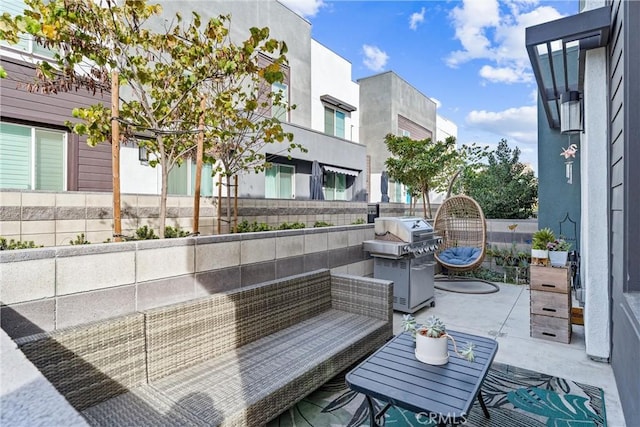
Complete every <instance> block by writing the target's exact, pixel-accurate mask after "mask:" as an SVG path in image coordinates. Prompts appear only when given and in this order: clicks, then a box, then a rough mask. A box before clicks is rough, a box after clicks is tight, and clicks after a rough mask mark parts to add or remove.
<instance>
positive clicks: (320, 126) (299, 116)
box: [0, 0, 367, 201]
mask: <svg viewBox="0 0 640 427" xmlns="http://www.w3.org/2000/svg"><path fill="white" fill-rule="evenodd" d="M159 3H160V4H161V5H162V6H163V14H164V15H163V16H165V17H167V18H170V17H171V16H174V15H175V13H176V12H184V11H185V8H187V9H188V8H189V7H192V8H194V9H196V8H197V9H198V10H197V11H198V13H199V14H200V15H201V16H202V19H203V20H206V19H208V18H210V17H214V16H218V15H221V14H230V15H231V22H232V26H231V29H232V33H231V39H232V40H233V41H236V42H241V41H242V40H244V39H245V38H246V37H247V36H248V34H249V33H248V30H249V28H250V27H252V26H258V27H269V28H270V33H271V34H270V35H271V37H273V38H276V39H279V40H284V41H285V42H286V43H287V47H288V53H287V58H288V69H287V70H285V74H286V82H285V84H284V85H283V87H282V88H279V89H281V90H284V91H285V93H286V95H287V102H288V103H289V104H290V105H295V106H296V108H295V109H294V110H292V111H291V113H290V115H289V117H286V118H285V119H284V122H285V123H284V127H285V130H286V131H289V132H292V133H293V134H294V142H295V143H298V144H302V145H303V146H305V148H306V149H307V152H306V153H302V152H300V151H294V152H292V153H291V154H289V153H287V151H286V149H285V148H283V147H282V145H281V144H271V145H270V146H268V147H266V148H265V149H264V154H266V155H267V158H268V160H269V161H270V162H271V163H272V164H273V167H272V168H270V169H268V170H267V171H266V172H263V173H259V174H255V173H246V174H244V175H242V176H240V177H239V191H238V194H239V196H240V197H251V198H274V199H299V200H300V199H301V200H306V199H310V197H311V193H310V177H311V169H312V164H313V162H314V161H317V162H318V163H319V165H320V166H321V171H322V173H323V193H324V198H325V199H327V200H344V201H356V200H366V190H365V185H366V176H367V174H366V147H365V146H363V145H361V144H359V143H358V132H359V128H358V122H359V117H358V114H359V112H358V106H359V95H358V85H357V84H356V83H355V82H353V81H352V80H351V64H350V63H349V62H348V61H346V60H345V59H344V58H341V57H340V56H338V55H337V54H335V53H334V52H332V51H331V50H329V49H327V48H326V47H324V46H322V45H320V44H319V43H317V42H315V41H313V40H312V39H311V24H310V23H309V22H308V21H306V20H305V19H303V18H301V17H300V16H299V15H297V14H296V13H294V12H292V11H291V10H289V9H288V8H287V7H285V6H284V5H282V4H281V3H279V2H277V1H242V2H229V1H211V2H207V4H206V7H203V4H204V3H200V2H175V1H164V2H163V1H161V2H159ZM5 4H6V5H7V6H6V7H7V8H8V11H9V12H11V13H16V14H20V13H22V10H23V9H24V8H25V5H24V1H22V0H11V1H8V2H3V8H4V7H5ZM1 49H2V64H3V66H4V68H5V69H6V70H7V72H8V73H9V75H10V78H9V79H2V81H1V82H0V83H1V85H2V93H1V94H0V103H2V112H1V120H2V128H1V134H2V139H1V140H0V150H1V152H2V156H0V157H1V159H2V160H0V161H1V162H3V163H2V168H0V169H1V170H2V172H1V173H0V188H4V189H7V188H12V189H25V190H55V191H111V190H112V177H111V149H110V146H109V145H108V144H104V145H100V146H98V147H96V148H91V147H88V146H87V145H86V144H85V143H84V142H85V141H84V140H83V139H82V138H78V137H77V136H76V135H74V134H72V133H71V132H69V131H68V129H67V127H66V126H65V122H66V121H67V120H72V115H71V111H72V109H73V108H75V107H79V106H87V105H91V104H93V103H95V102H96V98H95V97H94V96H93V95H92V94H89V93H82V92H74V93H60V94H56V95H42V94H36V93H29V92H28V91H27V90H26V89H25V88H24V87H23V86H18V85H17V84H16V80H20V81H23V82H29V81H30V80H31V79H32V78H33V76H34V67H33V63H34V60H33V58H34V57H36V58H38V57H46V56H48V55H51V52H48V51H46V50H45V49H43V48H41V47H39V46H38V45H37V44H35V43H33V42H32V41H31V40H25V41H24V42H21V43H20V44H18V45H13V46H10V45H6V44H4V45H2V47H1ZM98 100H99V98H98ZM108 100H109V94H106V96H105V98H104V101H106V102H108ZM141 154H142V153H140V152H139V149H138V147H137V146H136V145H135V144H130V145H123V146H122V148H121V154H120V156H121V165H120V169H121V171H122V173H121V191H122V192H123V193H132V194H159V192H160V183H161V177H160V175H161V174H160V170H159V167H158V168H152V167H150V166H149V164H148V162H147V161H146V158H145V157H144V156H141ZM43 165H46V169H45V168H44V167H43ZM45 170H46V172H45ZM210 171H211V168H210V166H209V167H205V170H204V173H203V180H202V187H201V193H202V195H204V196H212V195H214V194H213V193H214V188H215V185H214V183H215V181H216V178H215V177H212V176H211V173H210ZM207 172H209V173H207ZM194 177H195V167H194V165H193V163H190V162H185V164H184V165H183V166H182V167H179V168H174V169H173V170H172V171H171V173H170V177H169V193H170V194H183V195H191V194H193V191H194V188H195V183H194Z"/></svg>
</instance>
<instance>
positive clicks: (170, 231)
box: [164, 225, 191, 239]
mask: <svg viewBox="0 0 640 427" xmlns="http://www.w3.org/2000/svg"><path fill="white" fill-rule="evenodd" d="M190 234H191V233H189V232H188V231H187V230H181V229H180V227H172V226H170V225H167V226H166V227H165V228H164V237H165V238H167V239H173V238H176V237H187V236H189V235H190Z"/></svg>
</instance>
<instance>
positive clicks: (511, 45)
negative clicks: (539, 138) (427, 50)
mask: <svg viewBox="0 0 640 427" xmlns="http://www.w3.org/2000/svg"><path fill="white" fill-rule="evenodd" d="M503 5H505V6H506V7H502V8H500V3H498V0H483V1H477V0H463V2H462V5H461V6H457V7H455V8H454V9H453V10H452V11H451V14H450V19H451V22H452V25H453V27H454V29H455V38H456V39H457V40H458V41H459V42H460V44H461V49H459V50H456V51H453V52H451V53H450V54H449V56H448V57H447V58H446V63H447V65H448V66H450V67H452V68H456V67H458V66H460V65H461V64H463V63H466V62H469V61H472V60H486V61H489V62H490V63H491V64H492V65H484V66H483V67H482V68H481V69H480V75H481V76H482V77H483V78H484V79H485V80H486V81H490V82H493V83H516V82H529V81H531V73H530V64H529V57H528V56H527V51H526V48H525V29H526V28H527V27H530V26H532V25H536V24H540V23H543V22H547V21H551V20H554V19H558V18H561V17H562V15H561V14H560V13H559V12H558V11H557V10H556V9H554V8H553V7H550V6H540V5H539V4H538V2H537V1H535V0H522V1H517V0H516V1H513V0H512V1H505V2H503Z"/></svg>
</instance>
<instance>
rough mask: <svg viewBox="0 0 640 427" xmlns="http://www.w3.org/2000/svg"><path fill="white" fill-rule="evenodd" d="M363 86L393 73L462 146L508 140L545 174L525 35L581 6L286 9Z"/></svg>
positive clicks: (396, 4) (373, 1)
mask: <svg viewBox="0 0 640 427" xmlns="http://www.w3.org/2000/svg"><path fill="white" fill-rule="evenodd" d="M279 1H280V2H281V3H283V4H285V5H286V6H287V7H289V8H290V9H292V10H293V11H295V12H297V13H298V14H300V15H302V16H303V17H305V18H306V19H307V20H308V21H309V22H311V24H312V27H311V28H312V30H311V36H312V37H313V38H314V39H315V40H317V41H318V42H320V43H321V44H323V45H324V46H326V47H327V48H329V49H331V50H332V51H334V52H335V53H337V54H338V55H340V56H342V57H343V58H345V59H347V60H348V61H350V62H351V65H352V74H353V75H352V78H353V80H354V81H355V80H357V79H359V78H362V77H366V76H371V75H374V74H378V73H381V72H385V71H393V72H395V73H396V74H398V75H399V76H400V77H401V78H403V79H404V80H406V81H407V82H408V83H409V84H411V85H412V86H414V87H415V88H416V89H418V90H419V91H420V92H421V93H423V94H424V95H426V96H428V97H429V98H431V99H433V100H434V101H435V102H436V104H437V105H438V114H439V115H441V116H443V117H445V118H447V119H449V120H451V121H453V122H454V123H455V124H456V125H457V126H458V145H460V144H471V143H474V142H475V143H477V144H480V145H489V146H490V147H491V148H495V147H496V146H497V144H498V142H499V141H500V140H501V139H503V138H504V139H506V140H507V141H508V142H509V145H510V146H511V147H512V148H515V147H518V148H519V149H520V151H521V155H520V161H522V162H523V163H529V164H531V166H532V167H533V169H534V171H536V174H537V163H538V162H537V106H536V105H537V101H536V99H537V85H536V83H535V77H534V76H533V73H532V71H531V65H530V62H529V58H528V56H527V51H526V48H525V28H526V27H529V26H532V25H536V24H540V23H543V22H547V21H551V20H554V19H558V18H561V17H563V16H567V15H573V14H575V13H578V0H563V1H544V0H505V1H499V0H431V1H413V0H395V1H377V0H361V1H352V0H339V1H329V0H279Z"/></svg>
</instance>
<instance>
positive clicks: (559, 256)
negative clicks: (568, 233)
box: [547, 238, 571, 267]
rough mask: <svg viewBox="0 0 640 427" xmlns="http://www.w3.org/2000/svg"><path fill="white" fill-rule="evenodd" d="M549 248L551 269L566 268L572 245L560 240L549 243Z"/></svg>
mask: <svg viewBox="0 0 640 427" xmlns="http://www.w3.org/2000/svg"><path fill="white" fill-rule="evenodd" d="M547 248H548V249H549V261H551V267H564V266H565V265H566V264H567V257H568V256H569V249H571V243H569V242H567V241H566V240H564V239H563V238H560V239H556V240H554V241H553V242H549V243H547Z"/></svg>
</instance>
